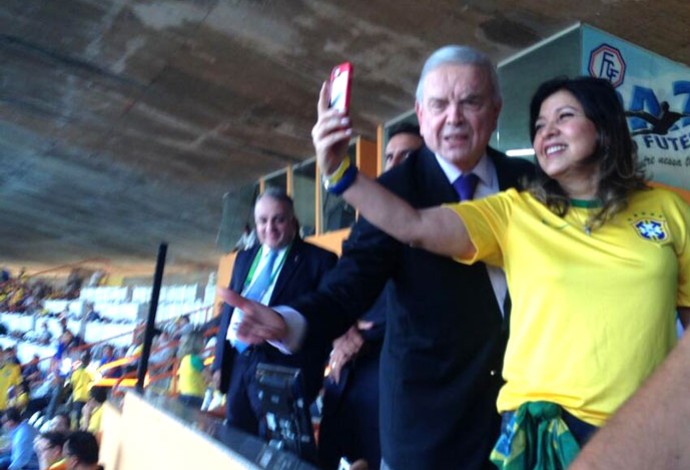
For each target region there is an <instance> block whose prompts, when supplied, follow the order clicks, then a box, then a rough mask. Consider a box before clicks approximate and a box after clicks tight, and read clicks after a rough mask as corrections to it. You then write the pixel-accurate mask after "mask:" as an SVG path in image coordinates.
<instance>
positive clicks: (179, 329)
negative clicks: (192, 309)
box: [172, 315, 194, 339]
mask: <svg viewBox="0 0 690 470" xmlns="http://www.w3.org/2000/svg"><path fill="white" fill-rule="evenodd" d="M192 330H194V325H192V321H191V320H190V318H189V315H181V316H179V317H177V320H175V330H174V332H173V335H172V336H173V338H174V339H180V338H182V336H183V335H186V334H188V333H191V332H192Z"/></svg>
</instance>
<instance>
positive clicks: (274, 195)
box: [256, 186, 295, 214]
mask: <svg viewBox="0 0 690 470" xmlns="http://www.w3.org/2000/svg"><path fill="white" fill-rule="evenodd" d="M265 197H270V198H271V199H275V200H276V201H280V202H283V203H285V204H286V205H287V206H288V207H289V208H290V211H291V212H292V213H293V214H294V212H295V203H294V202H293V200H292V198H291V197H290V196H288V193H287V192H286V191H285V190H284V189H283V188H279V187H278V186H267V187H266V189H264V191H263V192H262V193H261V194H259V197H257V198H256V202H259V201H260V200H261V199H263V198H265Z"/></svg>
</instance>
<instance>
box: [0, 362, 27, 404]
mask: <svg viewBox="0 0 690 470" xmlns="http://www.w3.org/2000/svg"><path fill="white" fill-rule="evenodd" d="M0 363H1V364H2V365H0V411H1V410H4V409H5V408H7V400H8V394H9V390H10V387H13V386H15V387H16V386H17V385H19V384H20V383H21V381H22V370H21V367H19V364H17V363H16V362H14V361H13V360H12V356H11V353H10V350H9V349H7V350H5V351H3V352H2V357H1V358H0Z"/></svg>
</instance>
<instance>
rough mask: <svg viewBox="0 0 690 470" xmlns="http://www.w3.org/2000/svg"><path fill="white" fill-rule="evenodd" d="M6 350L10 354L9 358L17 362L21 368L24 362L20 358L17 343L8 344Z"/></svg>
mask: <svg viewBox="0 0 690 470" xmlns="http://www.w3.org/2000/svg"><path fill="white" fill-rule="evenodd" d="M6 351H7V354H8V360H9V361H10V362H13V363H15V364H17V365H18V366H20V368H21V364H22V362H21V361H20V360H19V353H18V351H17V345H16V344H15V345H14V346H8V347H7V349H6Z"/></svg>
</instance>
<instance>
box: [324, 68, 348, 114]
mask: <svg viewBox="0 0 690 470" xmlns="http://www.w3.org/2000/svg"><path fill="white" fill-rule="evenodd" d="M351 73H352V66H351V65H350V64H349V63H348V62H346V63H344V64H340V65H337V66H336V67H335V68H333V71H332V72H331V99H330V100H329V104H330V107H331V108H335V109H337V110H339V111H342V112H345V113H347V112H348V107H349V105H350V75H351Z"/></svg>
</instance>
